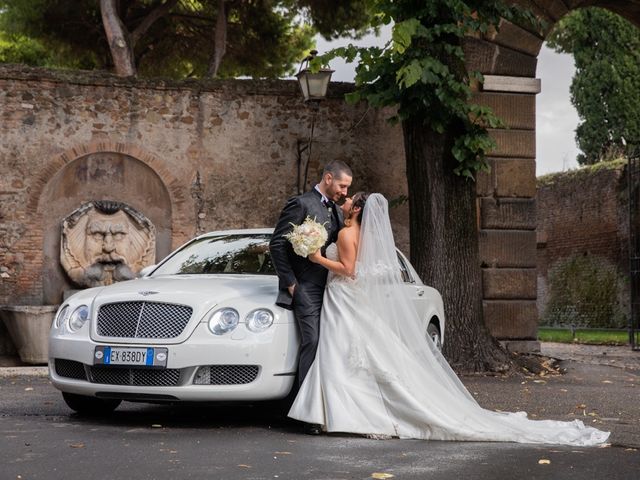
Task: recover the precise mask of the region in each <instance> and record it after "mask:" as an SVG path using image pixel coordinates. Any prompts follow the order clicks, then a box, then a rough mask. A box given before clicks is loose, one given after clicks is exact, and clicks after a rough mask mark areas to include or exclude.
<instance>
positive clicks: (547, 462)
mask: <svg viewBox="0 0 640 480" xmlns="http://www.w3.org/2000/svg"><path fill="white" fill-rule="evenodd" d="M550 464H551V460H547V459H546V458H541V459H540V460H538V465H550Z"/></svg>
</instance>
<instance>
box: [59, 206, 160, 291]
mask: <svg viewBox="0 0 640 480" xmlns="http://www.w3.org/2000/svg"><path fill="white" fill-rule="evenodd" d="M155 242H156V231H155V227H154V226H153V224H152V223H151V222H150V221H149V220H148V219H147V218H146V217H145V216H144V215H142V214H141V213H140V212H138V211H136V210H134V209H133V208H131V207H129V206H128V205H125V204H123V203H120V202H114V201H92V202H89V203H86V204H84V205H82V206H81V207H80V208H78V209H76V210H74V211H73V212H72V213H71V214H70V215H69V216H67V217H66V218H65V219H64V220H63V222H62V238H61V243H60V262H61V264H62V267H63V268H64V270H65V271H66V272H67V275H68V276H69V278H70V279H71V280H72V281H73V283H74V284H76V285H77V286H79V287H97V286H102V285H111V284H112V283H114V282H119V281H122V280H130V279H133V278H135V276H136V273H137V272H139V271H140V270H141V269H142V268H144V267H146V266H148V265H152V264H153V263H155V250H156V249H155Z"/></svg>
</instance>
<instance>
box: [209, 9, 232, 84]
mask: <svg viewBox="0 0 640 480" xmlns="http://www.w3.org/2000/svg"><path fill="white" fill-rule="evenodd" d="M224 1H225V0H218V14H217V15H216V30H215V32H214V37H213V56H212V58H211V61H210V62H209V68H208V69H207V77H209V78H215V77H216V76H217V75H218V70H219V69H220V64H221V63H222V57H224V54H225V52H226V51H227V11H226V9H225V8H224Z"/></svg>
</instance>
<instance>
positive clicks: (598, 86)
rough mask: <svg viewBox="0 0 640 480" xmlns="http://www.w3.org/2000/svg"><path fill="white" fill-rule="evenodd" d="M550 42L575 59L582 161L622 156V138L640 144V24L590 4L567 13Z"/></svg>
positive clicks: (573, 90)
mask: <svg viewBox="0 0 640 480" xmlns="http://www.w3.org/2000/svg"><path fill="white" fill-rule="evenodd" d="M547 41H548V43H549V46H550V47H551V48H553V49H555V50H556V51H557V52H561V53H570V54H572V55H573V58H574V60H575V65H576V73H575V75H574V77H573V80H572V82H571V90H570V91H571V103H572V104H573V105H574V106H575V107H576V110H577V111H578V115H579V117H580V120H581V121H580V123H579V125H578V127H577V129H576V142H577V143H578V147H579V148H580V150H582V152H583V153H582V154H580V155H579V156H578V163H580V164H582V165H587V164H593V163H596V162H599V161H601V160H609V159H612V158H616V157H618V156H619V155H620V154H621V153H623V152H624V147H623V144H622V137H624V138H625V139H626V140H627V142H632V143H636V144H638V143H640V29H638V28H637V27H635V26H634V25H632V24H631V23H629V22H627V21H626V20H625V19H623V18H622V17H620V16H619V15H617V14H615V13H612V12H609V11H607V10H604V9H601V8H585V9H578V10H575V11H573V12H571V13H569V14H568V15H566V16H565V17H564V18H562V19H561V20H560V21H559V22H558V24H557V25H556V26H555V28H554V30H553V31H552V32H551V34H550V36H549V38H548V39H547Z"/></svg>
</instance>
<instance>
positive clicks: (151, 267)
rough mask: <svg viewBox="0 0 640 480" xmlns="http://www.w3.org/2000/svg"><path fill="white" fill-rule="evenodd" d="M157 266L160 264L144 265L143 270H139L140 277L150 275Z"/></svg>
mask: <svg viewBox="0 0 640 480" xmlns="http://www.w3.org/2000/svg"><path fill="white" fill-rule="evenodd" d="M157 266H158V265H156V264H153V265H149V266H148V267H144V268H143V269H142V270H140V271H139V272H138V277H140V278H142V277H146V276H148V275H149V274H150V273H151V272H152V271H153V270H154V269H155V268H156V267H157Z"/></svg>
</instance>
